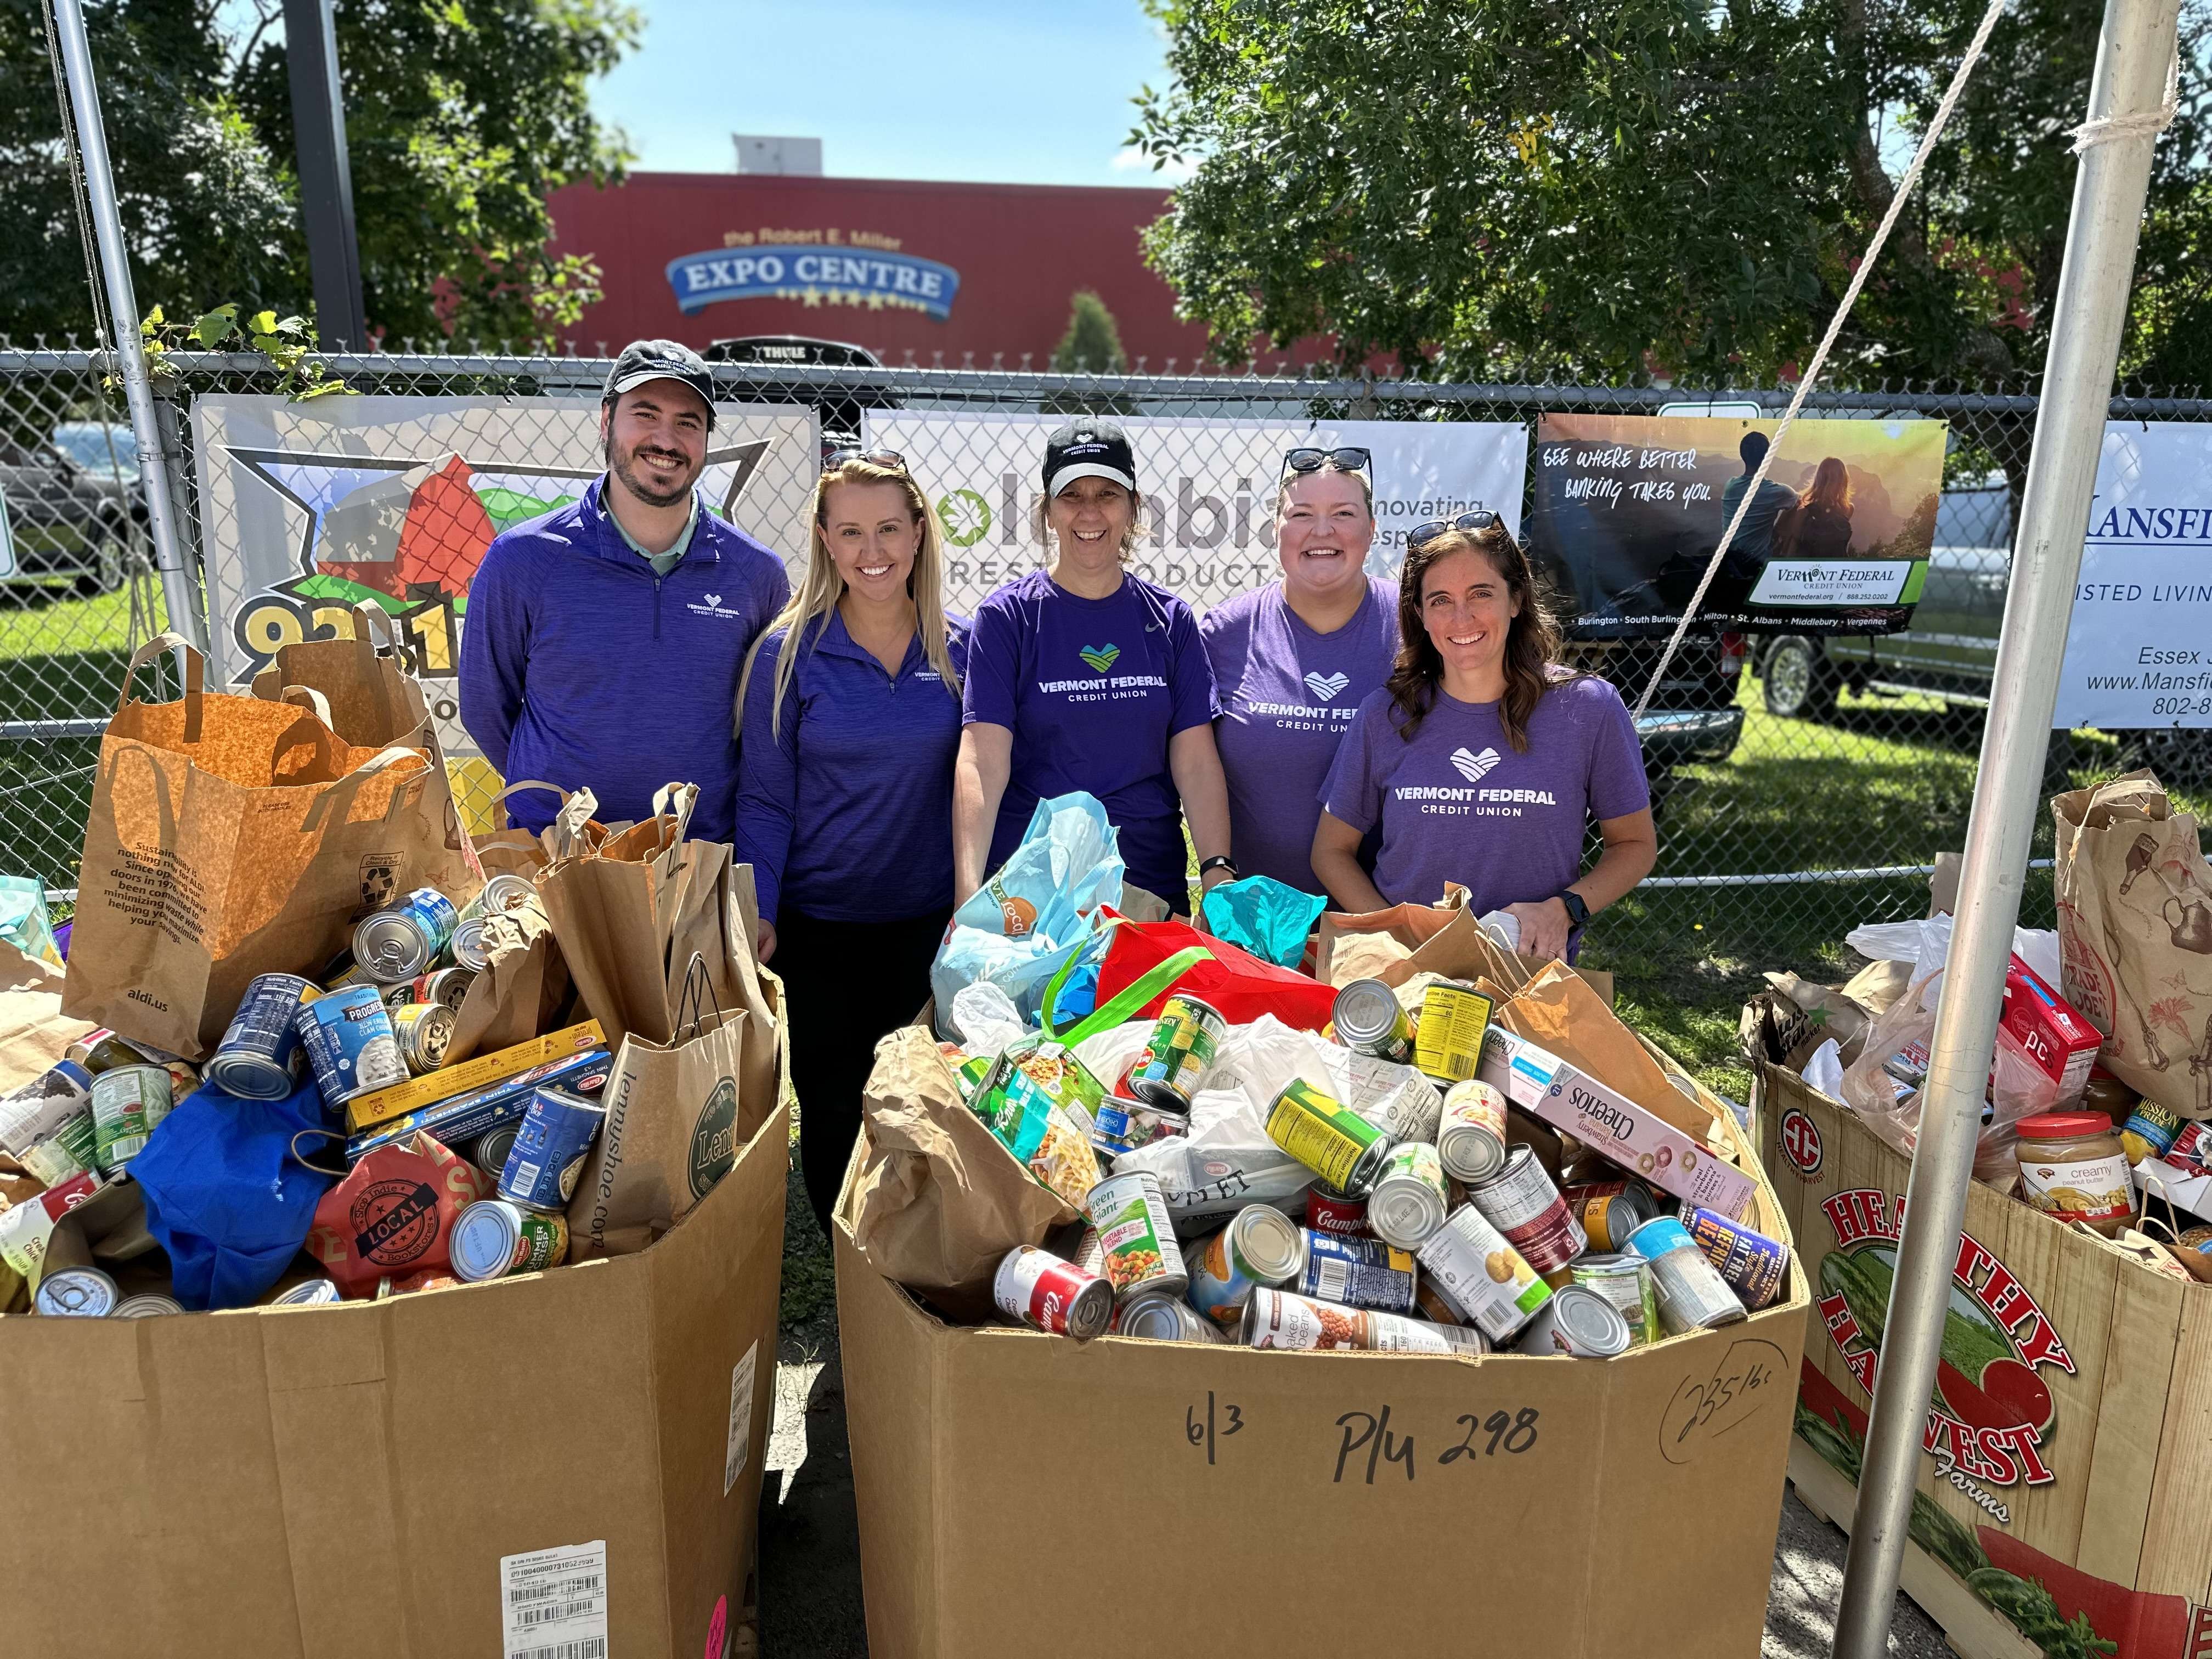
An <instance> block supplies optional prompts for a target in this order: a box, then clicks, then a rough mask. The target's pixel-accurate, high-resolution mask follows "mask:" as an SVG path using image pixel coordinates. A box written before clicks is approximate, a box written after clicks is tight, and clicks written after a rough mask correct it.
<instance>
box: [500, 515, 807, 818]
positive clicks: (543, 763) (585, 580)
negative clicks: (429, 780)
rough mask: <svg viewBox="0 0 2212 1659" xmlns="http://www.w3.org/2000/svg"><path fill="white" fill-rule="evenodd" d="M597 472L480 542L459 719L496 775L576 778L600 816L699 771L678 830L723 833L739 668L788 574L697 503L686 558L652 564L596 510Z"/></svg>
mask: <svg viewBox="0 0 2212 1659" xmlns="http://www.w3.org/2000/svg"><path fill="white" fill-rule="evenodd" d="M606 482H607V481H606V478H605V475H604V474H602V475H601V476H600V477H599V478H598V479H597V480H595V481H594V482H593V483H592V484H591V486H590V487H589V488H588V489H586V490H585V491H584V494H583V495H582V497H581V499H580V500H578V501H573V502H571V503H570V504H569V505H568V506H567V507H558V508H556V509H555V510H554V511H553V512H550V513H546V514H544V516H543V517H541V518H536V519H532V520H530V521H529V522H528V523H527V524H520V525H517V526H515V527H514V528H513V529H512V530H510V531H507V532H506V533H505V534H504V535H501V536H500V537H499V538H496V539H495V541H494V542H493V543H492V544H491V547H490V548H489V550H488V551H486V553H485V554H484V557H483V564H482V565H481V566H479V567H478V568H477V574H476V579H475V580H473V581H471V583H470V585H469V603H468V611H467V613H466V621H465V623H464V625H463V627H462V629H461V673H460V680H461V723H462V724H463V725H464V726H466V727H467V728H468V732H469V735H470V736H471V737H472V738H475V739H476V740H477V744H478V746H479V747H481V748H482V749H483V752H484V756H485V758H487V759H488V760H489V761H490V762H491V763H492V764H493V765H494V766H495V767H497V768H498V769H499V771H500V775H501V776H502V777H504V778H506V779H507V780H508V781H510V782H513V781H520V780H521V779H524V778H544V779H545V780H547V781H550V782H553V783H557V784H559V785H560V786H561V787H562V788H564V789H575V788H579V787H589V788H590V789H591V791H592V793H593V794H594V795H596V796H598V797H599V817H601V818H603V819H605V820H607V821H609V822H613V821H616V820H618V819H623V818H632V819H635V818H643V817H647V816H649V815H650V814H651V813H652V811H653V791H654V790H656V789H658V788H659V787H660V786H661V785H663V784H665V783H696V784H697V785H698V786H699V804H698V805H697V806H696V808H695V809H694V810H693V812H692V815H691V824H690V834H691V836H693V837H695V838H696V839H697V840H701V841H727V840H729V839H730V829H731V824H732V821H733V819H734V807H735V798H736V794H737V781H738V745H737V738H736V732H735V728H734V722H733V721H732V714H733V713H734V711H735V708H736V705H737V697H738V673H739V672H740V671H741V670H742V669H743V668H744V659H745V653H746V652H747V651H748V650H750V648H751V647H752V642H753V641H754V640H755V638H757V636H758V635H759V634H760V631H761V630H762V629H763V628H765V627H767V626H768V624H769V621H770V620H771V619H773V618H774V617H775V614H776V612H777V611H781V609H782V608H783V605H784V601H785V600H786V599H789V598H790V597H791V580H790V578H788V577H787V576H786V575H785V574H784V570H783V562H782V561H781V559H779V558H777V557H776V556H775V554H773V553H771V552H770V551H769V550H768V549H767V548H765V547H763V546H762V545H761V544H759V543H758V542H757V541H755V540H754V539H753V538H751V537H750V536H748V535H746V534H745V533H744V531H742V530H739V529H738V527H737V526H734V525H732V524H730V523H729V522H727V521H726V520H722V519H720V518H717V517H716V516H715V515H714V513H708V512H703V511H698V510H697V509H696V506H695V509H694V510H695V512H696V525H695V526H694V528H693V531H692V533H691V538H690V544H689V545H688V546H687V547H686V548H685V549H684V556H683V557H682V558H681V559H680V560H678V562H677V563H676V565H675V567H674V568H672V569H671V570H670V571H669V572H668V574H666V575H659V574H655V572H654V570H653V567H652V566H651V565H650V564H648V563H647V562H646V561H645V560H644V559H642V558H641V557H640V556H638V555H637V554H636V553H635V552H634V551H632V550H631V549H630V547H629V543H628V542H627V541H626V540H625V539H624V538H623V535H622V533H621V532H620V530H619V529H618V528H617V526H616V524H615V522H614V519H613V516H612V515H611V513H609V512H608V511H607V509H606V507H605V502H604V501H603V499H602V497H603V493H604V491H605V489H606ZM559 805H560V802H559V801H558V800H556V799H554V798H553V797H552V796H550V795H549V794H546V793H544V792H543V791H542V790H534V791H531V792H529V793H525V794H520V795H516V796H513V797H511V798H510V799H508V801H507V816H508V817H509V818H510V819H512V820H513V822H514V823H517V824H520V825H521V826H522V827H523V828H525V829H543V828H544V826H545V825H546V824H547V823H550V822H551V821H552V817H553V814H554V812H555V811H556V810H557V809H558V807H559Z"/></svg>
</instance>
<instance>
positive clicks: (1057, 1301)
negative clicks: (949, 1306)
mask: <svg viewBox="0 0 2212 1659" xmlns="http://www.w3.org/2000/svg"><path fill="white" fill-rule="evenodd" d="M991 1299H992V1300H993V1301H994V1302H995V1303H996V1304H998V1307H999V1311H1000V1313H1002V1314H1004V1315H1006V1317H1007V1318H1009V1319H1018V1320H1019V1321H1020V1322H1022V1323H1023V1324H1024V1325H1027V1326H1028V1327H1029V1328H1030V1329H1031V1330H1037V1331H1042V1332H1044V1333H1045V1334H1047V1335H1048V1336H1070V1337H1073V1338H1074V1339H1075V1340H1077V1341H1078V1342H1088V1341H1089V1340H1091V1338H1092V1337H1094V1336H1097V1335H1098V1334H1100V1333H1101V1332H1103V1330H1104V1329H1105V1328H1106V1327H1107V1326H1108V1324H1109V1323H1110V1322H1112V1320H1113V1317H1114V1287H1113V1285H1110V1284H1109V1283H1108V1282H1107V1281H1106V1280H1105V1279H1101V1278H1100V1277H1099V1276H1098V1275H1097V1273H1085V1272H1084V1271H1083V1269H1082V1268H1080V1267H1077V1266H1076V1265H1075V1264H1074V1263H1073V1262H1072V1261H1061V1260H1060V1258H1059V1257H1058V1256H1056V1255H1053V1254H1052V1253H1051V1252H1050V1251H1048V1250H1040V1249H1037V1248H1036V1246H1035V1245H1034V1244H1024V1245H1022V1246H1020V1247H1019V1248H1018V1249H1012V1250H1009V1251H1007V1252H1006V1257H1005V1259H1004V1260H1002V1261H1000V1263H999V1271H998V1273H996V1274H995V1275H994V1277H993V1279H992V1280H991Z"/></svg>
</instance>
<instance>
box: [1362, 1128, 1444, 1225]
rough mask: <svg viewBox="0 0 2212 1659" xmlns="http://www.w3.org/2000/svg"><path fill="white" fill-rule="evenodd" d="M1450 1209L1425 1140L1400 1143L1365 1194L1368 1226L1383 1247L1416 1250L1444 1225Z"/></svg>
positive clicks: (1440, 1163) (1440, 1174) (1436, 1161)
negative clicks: (1373, 1187) (1388, 1245)
mask: <svg viewBox="0 0 2212 1659" xmlns="http://www.w3.org/2000/svg"><path fill="white" fill-rule="evenodd" d="M1449 1207H1450V1204H1449V1194H1446V1192H1445V1191H1444V1166H1443V1160H1442V1159H1440V1158H1437V1149H1436V1148H1435V1147H1433V1146H1430V1145H1429V1143H1428V1142H1427V1141H1425V1140H1406V1141H1401V1142H1400V1143H1399V1144H1398V1145H1397V1146H1393V1147H1392V1148H1391V1149H1390V1156H1389V1158H1385V1159H1384V1160H1383V1173H1382V1174H1381V1175H1379V1176H1376V1178H1375V1190H1374V1191H1373V1192H1372V1193H1370V1194H1368V1197H1367V1225H1369V1226H1370V1227H1372V1228H1373V1229H1374V1230H1375V1237H1377V1238H1379V1239H1381V1240H1382V1241H1383V1243H1385V1244H1395V1245H1396V1246H1397V1247H1398V1248H1399V1249H1401V1250H1411V1249H1418V1248H1419V1245H1420V1243H1421V1241H1422V1240H1423V1239H1425V1238H1426V1237H1428V1236H1429V1235H1430V1234H1431V1233H1432V1232H1434V1231H1436V1230H1437V1228H1439V1227H1441V1226H1443V1225H1444V1212H1445V1211H1446V1210H1447V1209H1449Z"/></svg>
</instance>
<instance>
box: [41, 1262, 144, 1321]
mask: <svg viewBox="0 0 2212 1659" xmlns="http://www.w3.org/2000/svg"><path fill="white" fill-rule="evenodd" d="M122 1300H123V1292H122V1291H119V1290H118V1289H117V1288H116V1286H115V1281H114V1280H113V1279H110V1278H109V1277H108V1276H107V1275H106V1273H102V1272H100V1269H99V1268H97V1267H58V1268H56V1269H55V1270H54V1271H53V1272H52V1273H47V1274H46V1275H45V1276H44V1277H43V1278H41V1279H40V1280H39V1288H38V1289H37V1290H36V1291H33V1293H32V1296H31V1308H32V1310H33V1312H36V1313H42V1314H46V1315H48V1316H65V1317H69V1318H75V1319H105V1318H106V1317H107V1316H108V1315H110V1314H112V1313H113V1312H114V1311H115V1308H116V1304H118V1303H119V1302H121V1301H122Z"/></svg>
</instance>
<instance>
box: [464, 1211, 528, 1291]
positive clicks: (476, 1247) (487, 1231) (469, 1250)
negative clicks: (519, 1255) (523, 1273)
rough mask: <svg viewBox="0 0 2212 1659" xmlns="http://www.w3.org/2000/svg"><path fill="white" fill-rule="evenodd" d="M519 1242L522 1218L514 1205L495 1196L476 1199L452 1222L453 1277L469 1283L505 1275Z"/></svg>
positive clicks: (510, 1265)
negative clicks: (502, 1201)
mask: <svg viewBox="0 0 2212 1659" xmlns="http://www.w3.org/2000/svg"><path fill="white" fill-rule="evenodd" d="M521 1242H522V1221H521V1218H520V1216H519V1215H518V1214H517V1213H516V1212H515V1208H514V1206H513V1205H512V1204H505V1203H501V1201H500V1200H498V1199H495V1198H490V1199H483V1200H478V1201H477V1202H476V1203H474V1204H471V1205H470V1206H469V1207H468V1208H467V1209H465V1210H463V1211H462V1212H461V1213H460V1215H459V1218H457V1219H456V1220H455V1221H454V1223H453V1241H452V1249H453V1277H454V1278H456V1279H461V1280H463V1281H464V1282H465V1283H468V1284H472V1285H473V1284H478V1283H481V1282H482V1281H483V1280H484V1279H500V1278H503V1277H505V1275H506V1273H507V1269H508V1268H509V1267H512V1266H513V1262H514V1247H515V1246H516V1245H517V1244H519V1243H521Z"/></svg>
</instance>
